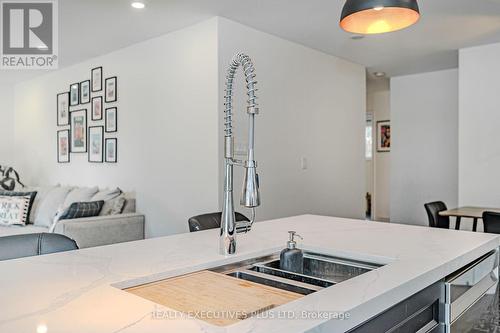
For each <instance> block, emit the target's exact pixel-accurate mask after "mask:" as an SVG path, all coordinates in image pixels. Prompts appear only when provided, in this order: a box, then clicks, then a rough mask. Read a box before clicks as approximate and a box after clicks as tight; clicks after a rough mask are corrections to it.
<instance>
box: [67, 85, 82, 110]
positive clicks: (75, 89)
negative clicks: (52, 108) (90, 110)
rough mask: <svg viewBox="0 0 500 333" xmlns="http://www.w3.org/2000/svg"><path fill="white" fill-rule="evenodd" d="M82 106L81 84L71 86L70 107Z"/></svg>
mask: <svg viewBox="0 0 500 333" xmlns="http://www.w3.org/2000/svg"><path fill="white" fill-rule="evenodd" d="M78 104H80V84H79V83H73V84H72V85H70V86H69V105H70V106H75V105H78Z"/></svg>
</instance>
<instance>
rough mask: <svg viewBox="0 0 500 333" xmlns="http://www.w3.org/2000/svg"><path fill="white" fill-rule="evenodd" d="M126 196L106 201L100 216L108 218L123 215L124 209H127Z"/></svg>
mask: <svg viewBox="0 0 500 333" xmlns="http://www.w3.org/2000/svg"><path fill="white" fill-rule="evenodd" d="M126 201H127V200H126V199H125V196H124V195H123V194H121V195H119V196H118V197H116V198H114V199H111V200H108V201H105V202H104V206H103V207H102V210H101V212H100V213H99V215H100V216H107V215H118V214H121V213H122V211H123V207H125V203H126Z"/></svg>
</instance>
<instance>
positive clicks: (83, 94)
mask: <svg viewBox="0 0 500 333" xmlns="http://www.w3.org/2000/svg"><path fill="white" fill-rule="evenodd" d="M87 103H90V80H87V81H83V82H81V83H80V104H87Z"/></svg>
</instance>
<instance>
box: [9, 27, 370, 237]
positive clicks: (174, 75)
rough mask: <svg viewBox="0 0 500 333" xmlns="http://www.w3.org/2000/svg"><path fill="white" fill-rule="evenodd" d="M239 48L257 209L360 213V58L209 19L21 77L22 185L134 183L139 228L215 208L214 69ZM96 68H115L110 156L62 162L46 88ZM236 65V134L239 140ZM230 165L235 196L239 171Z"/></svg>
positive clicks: (217, 129)
mask: <svg viewBox="0 0 500 333" xmlns="http://www.w3.org/2000/svg"><path fill="white" fill-rule="evenodd" d="M237 51H245V52H247V53H248V54H249V55H250V56H252V58H253V59H254V61H255V64H256V69H257V79H258V81H259V84H258V88H259V89H260V91H259V96H260V97H261V98H260V100H259V102H260V104H261V114H259V115H258V116H257V122H256V157H257V161H258V163H259V167H258V170H259V174H260V179H261V193H262V203H263V204H262V207H261V208H260V209H259V210H258V217H259V219H260V220H262V219H268V218H275V217H282V216H291V215H296V214H302V213H316V214H324V215H335V216H345V217H357V218H363V217H364V189H365V183H364V172H365V170H364V163H363V162H364V141H363V138H364V124H365V103H366V102H365V98H366V93H365V70H364V68H363V67H362V66H359V65H356V64H353V63H350V62H348V61H345V60H341V59H339V58H336V57H332V56H329V55H326V54H324V53H321V52H318V51H315V50H312V49H309V48H306V47H303V46H301V45H297V44H294V43H291V42H288V41H285V40H283V39H280V38H277V37H274V36H271V35H268V34H265V33H262V32H259V31H256V30H253V29H250V28H248V27H245V26H242V25H240V24H236V23H234V22H231V21H228V20H226V19H219V18H214V19H211V20H209V21H207V22H203V23H201V24H198V25H196V26H193V27H190V28H187V29H184V30H181V31H177V32H174V33H171V34H168V35H165V36H162V37H159V38H156V39H152V40H149V41H145V42H143V43H140V44H136V45H133V46H131V47H128V48H125V49H122V50H119V51H116V52H113V53H110V54H108V55H105V56H102V57H99V58H96V59H91V60H89V61H86V62H84V63H81V64H78V65H76V66H72V67H70V68H65V69H62V70H59V71H57V72H54V73H51V74H48V75H45V76H42V77H39V78H36V79H34V80H31V81H27V82H24V83H22V84H19V85H18V86H17V87H16V127H15V137H16V146H18V147H22V151H20V154H19V156H18V158H17V160H18V163H19V166H20V169H21V172H22V175H23V176H25V177H27V179H28V180H27V181H28V183H30V184H39V183H42V184H56V183H62V184H74V185H87V186H88V185H100V186H120V187H121V188H123V189H124V190H134V191H136V194H137V198H138V209H139V211H141V212H142V213H144V214H145V215H146V219H147V221H146V226H147V235H148V236H159V235H164V234H172V233H178V232H185V231H187V218H188V217H190V216H193V215H196V214H200V213H206V212H212V211H216V210H217V209H218V207H219V201H220V200H219V198H220V194H221V188H220V185H221V183H222V182H221V181H219V180H220V176H221V174H220V172H221V168H220V167H221V162H222V154H221V152H222V137H223V127H222V123H223V122H222V116H223V112H222V111H223V98H222V97H223V94H224V87H223V86H224V76H225V70H226V66H227V65H228V64H229V62H230V59H231V57H232V56H233V54H234V53H236V52H237ZM96 66H103V67H104V75H105V77H107V76H112V75H116V76H118V91H119V102H118V120H119V132H118V146H119V152H118V157H119V163H118V164H116V165H112V164H102V165H101V164H89V163H88V162H87V155H86V154H72V156H71V158H72V161H71V163H70V164H58V163H57V159H56V131H57V129H58V128H57V126H56V112H55V105H56V104H55V100H56V94H57V93H59V92H63V91H67V90H68V88H69V84H70V83H74V82H78V81H83V80H85V79H88V78H89V76H90V69H91V68H93V67H96ZM239 75H240V77H239V80H238V82H237V85H236V90H237V94H236V98H235V105H236V115H235V118H236V119H235V132H236V133H237V144H238V143H239V146H242V144H243V146H245V144H244V143H245V142H246V139H241V138H245V137H246V121H245V120H246V119H245V118H246V116H245V113H244V110H245V108H244V105H245V104H244V103H245V99H244V96H245V95H244V89H243V79H242V77H241V73H239ZM87 107H88V106H87ZM89 122H90V120H89ZM96 124H102V123H96V122H93V123H92V125H96ZM242 125H243V127H242ZM301 157H306V158H307V160H308V169H307V170H302V169H301V164H300V158H301ZM33 161H35V163H33ZM235 174H236V177H235V193H237V194H238V195H239V191H240V186H241V185H240V184H241V178H242V177H241V175H242V172H241V170H240V169H236V171H235ZM238 201H239V200H238ZM238 201H237V202H238ZM239 210H240V209H239ZM241 211H242V212H245V210H241Z"/></svg>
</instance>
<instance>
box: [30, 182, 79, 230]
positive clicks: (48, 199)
mask: <svg viewBox="0 0 500 333" xmlns="http://www.w3.org/2000/svg"><path fill="white" fill-rule="evenodd" d="M72 189H73V188H72V187H67V186H64V187H54V188H52V189H51V190H50V191H49V192H48V193H47V195H46V196H45V198H44V199H43V201H42V202H40V206H39V207H38V211H37V214H36V216H35V225H36V226H40V227H46V228H49V227H50V226H51V225H52V223H53V222H54V216H56V213H57V210H58V209H59V207H61V206H62V205H63V203H64V200H65V199H66V196H67V195H68V193H69V192H70V191H71V190H72Z"/></svg>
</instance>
